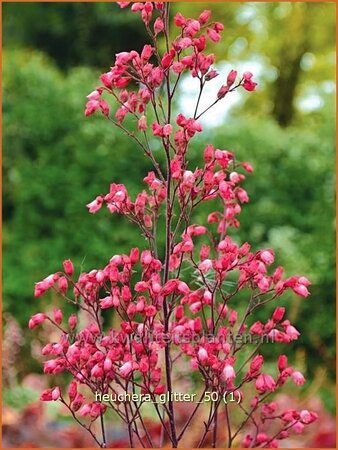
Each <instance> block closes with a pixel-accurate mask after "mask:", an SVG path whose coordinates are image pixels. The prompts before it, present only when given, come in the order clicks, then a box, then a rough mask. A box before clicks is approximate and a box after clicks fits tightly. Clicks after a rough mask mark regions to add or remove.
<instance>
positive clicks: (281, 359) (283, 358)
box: [278, 355, 288, 372]
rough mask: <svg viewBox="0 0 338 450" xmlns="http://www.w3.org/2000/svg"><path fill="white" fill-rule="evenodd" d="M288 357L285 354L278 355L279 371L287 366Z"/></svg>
mask: <svg viewBox="0 0 338 450" xmlns="http://www.w3.org/2000/svg"><path fill="white" fill-rule="evenodd" d="M287 364H288V358H287V357H286V356H285V355H280V356H279V357H278V369H279V371H280V372H282V371H283V370H285V369H286V368H287Z"/></svg>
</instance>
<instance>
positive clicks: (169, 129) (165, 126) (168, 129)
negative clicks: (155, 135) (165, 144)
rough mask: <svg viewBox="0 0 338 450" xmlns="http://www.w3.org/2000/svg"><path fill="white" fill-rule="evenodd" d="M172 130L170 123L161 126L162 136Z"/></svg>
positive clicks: (167, 134)
mask: <svg viewBox="0 0 338 450" xmlns="http://www.w3.org/2000/svg"><path fill="white" fill-rule="evenodd" d="M172 131H173V127H172V125H170V124H167V125H164V127H163V135H164V136H170V134H171V133H172Z"/></svg>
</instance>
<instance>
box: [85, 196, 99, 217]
mask: <svg viewBox="0 0 338 450" xmlns="http://www.w3.org/2000/svg"><path fill="white" fill-rule="evenodd" d="M102 203H103V198H102V197H101V196H99V197H96V199H95V200H93V201H92V202H91V203H88V205H86V206H87V208H88V210H89V212H90V213H91V214H95V213H96V212H97V211H99V210H100V209H101V208H102Z"/></svg>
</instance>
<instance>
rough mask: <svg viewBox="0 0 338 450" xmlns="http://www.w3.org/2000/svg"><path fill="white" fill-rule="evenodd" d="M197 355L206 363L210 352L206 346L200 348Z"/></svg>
mask: <svg viewBox="0 0 338 450" xmlns="http://www.w3.org/2000/svg"><path fill="white" fill-rule="evenodd" d="M197 356H198V359H199V360H200V361H201V363H204V362H205V361H207V360H208V358H209V356H208V352H207V351H206V349H205V348H200V349H199V350H198V353H197Z"/></svg>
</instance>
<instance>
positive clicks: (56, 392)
mask: <svg viewBox="0 0 338 450" xmlns="http://www.w3.org/2000/svg"><path fill="white" fill-rule="evenodd" d="M60 396H61V391H60V388H59V387H54V388H51V389H46V390H45V391H43V392H42V394H41V396H40V400H42V401H43V402H50V401H54V402H55V401H56V400H59V398H60Z"/></svg>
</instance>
